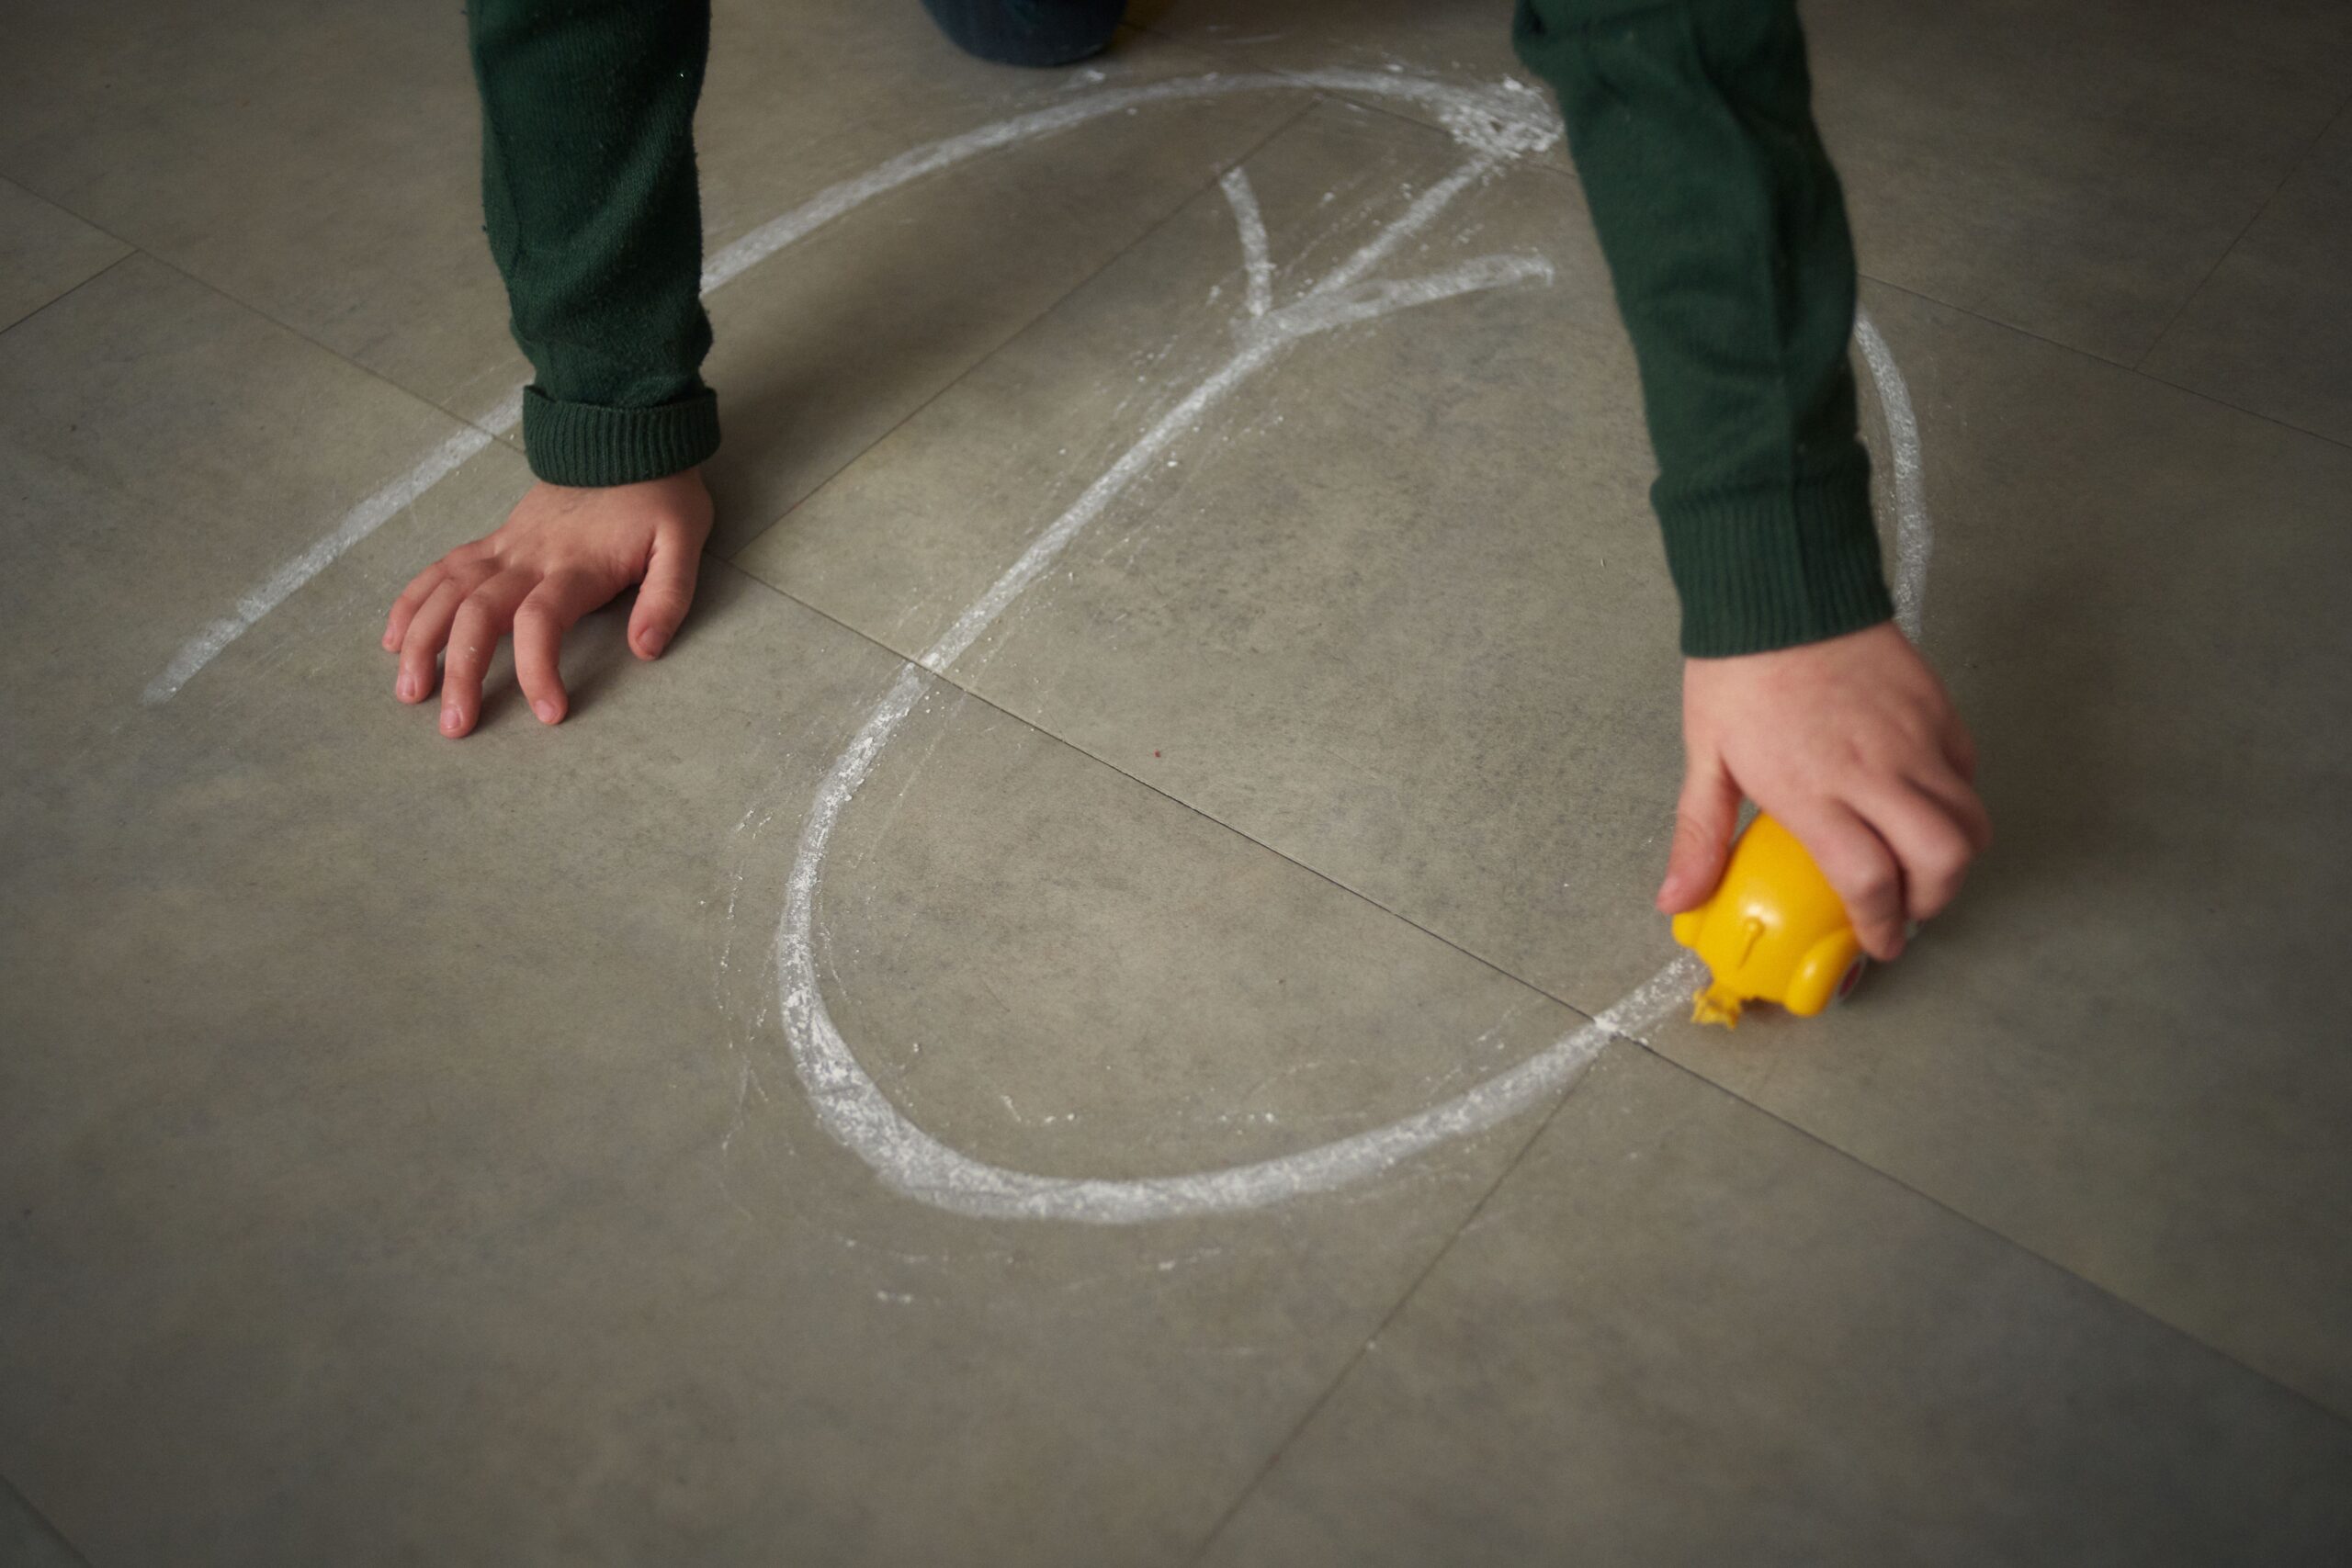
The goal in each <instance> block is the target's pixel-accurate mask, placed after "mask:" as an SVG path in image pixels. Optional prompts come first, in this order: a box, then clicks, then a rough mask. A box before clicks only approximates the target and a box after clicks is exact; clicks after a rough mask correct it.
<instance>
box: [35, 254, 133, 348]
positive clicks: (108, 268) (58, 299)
mask: <svg viewBox="0 0 2352 1568" xmlns="http://www.w3.org/2000/svg"><path fill="white" fill-rule="evenodd" d="M107 239H109V240H114V241H115V242H116V243H118V244H119V243H123V242H122V241H121V240H120V239H119V237H118V236H116V235H113V234H108V235H107ZM145 254H147V253H146V252H144V251H141V250H140V249H139V248H138V247H137V246H133V247H131V248H130V250H127V251H125V252H123V253H122V254H120V255H119V256H117V257H115V258H114V260H112V261H110V262H108V263H107V265H104V266H102V267H100V268H98V270H97V271H96V272H94V273H92V274H90V276H87V277H85V278H84V279H82V281H81V282H79V283H76V284H74V285H72V286H70V287H69V288H66V290H65V291H64V292H63V293H62V294H58V295H55V296H52V297H51V298H50V299H44V300H42V301H41V302H40V304H38V305H36V306H34V307H33V308H32V309H31V310H28V311H26V312H25V313H24V314H23V315H21V316H18V317H17V319H16V320H15V321H10V322H9V323H8V324H7V325H6V326H5V327H0V339H5V338H6V337H7V335H8V334H9V333H12V332H15V331H16V330H17V328H18V327H21V326H23V325H24V324H25V323H26V322H27V321H31V320H33V319H34V318H35V317H37V316H40V315H41V314H43V313H44V312H46V311H48V310H51V309H53V308H55V307H56V306H59V305H62V304H63V303H64V302H65V301H66V300H68V299H73V298H74V296H75V295H76V294H79V293H81V292H82V290H84V289H85V288H88V287H90V285H92V284H93V283H96V281H97V280H98V279H100V278H102V277H104V276H106V275H107V274H108V273H110V272H112V271H113V270H114V269H115V268H117V267H119V266H120V265H122V264H123V263H125V262H127V261H129V260H130V259H131V258H132V257H134V256H141V255H145Z"/></svg>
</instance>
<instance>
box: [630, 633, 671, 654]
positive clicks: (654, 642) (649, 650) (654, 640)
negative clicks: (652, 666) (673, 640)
mask: <svg viewBox="0 0 2352 1568" xmlns="http://www.w3.org/2000/svg"><path fill="white" fill-rule="evenodd" d="M669 640H670V639H669V638H668V637H665V636H664V635H663V634H662V632H661V631H660V630H659V629H656V628H651V627H649V628H648V629H647V631H646V633H645V635H644V636H643V637H639V638H638V639H637V646H638V647H639V648H641V649H644V650H645V657H646V658H648V659H651V658H652V657H654V656H655V655H656V654H658V653H660V652H661V651H662V649H663V647H664V646H666V645H667V644H668V642H669Z"/></svg>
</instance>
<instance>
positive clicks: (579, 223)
mask: <svg viewBox="0 0 2352 1568" xmlns="http://www.w3.org/2000/svg"><path fill="white" fill-rule="evenodd" d="M468 22H469V34H470V38H471V42H472V46H473V59H474V77H475V80H476V82H477V83H479V85H481V109H482V132H481V148H482V207H483V212H484V217H485V219H486V222H487V227H488V230H489V233H490V248H491V254H492V255H493V256H495V257H496V258H497V261H498V266H499V270H500V271H501V272H503V274H504V275H505V277H506V296H507V299H508V301H509V303H510V304H511V306H512V308H513V312H514V315H513V324H514V332H515V342H516V343H517V344H521V345H522V349H523V352H524V354H525V355H527V356H528V357H529V359H530V361H531V365H532V367H533V368H534V369H536V370H537V373H538V374H537V381H536V382H535V384H534V385H533V386H532V387H531V389H530V390H529V391H528V392H526V394H525V395H524V399H523V440H524V446H526V449H527V450H528V452H529V453H530V458H531V469H532V471H533V472H534V473H536V474H537V475H538V476H539V477H540V478H541V479H551V480H553V481H555V482H556V483H558V484H570V485H613V484H628V483H633V482H635V481H637V480H640V479H659V478H661V477H662V475H664V474H673V473H676V472H678V471H679V470H681V469H684V468H692V467H693V466H694V465H695V464H696V463H699V462H701V461H702V460H703V459H705V458H706V457H709V456H710V455H711V453H712V452H713V451H715V450H716V449H717V448H718V401H717V400H716V399H715V398H713V397H712V395H711V393H710V390H709V389H708V388H707V387H705V386H704V385H703V383H702V375H701V370H702V361H703V355H706V354H707V353H708V352H709V351H710V322H709V320H708V319H707V317H705V316H704V314H703V309H702V299H701V282H702V210H701V197H700V196H699V194H698V193H697V191H696V189H695V149H694V114H695V99H696V98H697V97H699V96H701V93H702V73H703V61H704V58H705V56H706V55H707V53H708V51H709V46H710V6H709V4H708V0H472V4H471V6H470V7H469V12H468Z"/></svg>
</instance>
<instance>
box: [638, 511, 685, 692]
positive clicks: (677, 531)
mask: <svg viewBox="0 0 2352 1568" xmlns="http://www.w3.org/2000/svg"><path fill="white" fill-rule="evenodd" d="M701 570H702V550H701V547H700V542H699V541H698V540H697V539H696V538H695V534H694V531H693V530H692V529H689V528H684V527H668V526H665V527H662V528H659V529H656V530H655V532H654V535H653V554H652V557H651V558H650V559H649V560H648V561H647V562H646V565H645V581H644V582H643V583H642V584H641V585H640V586H639V588H638V591H637V607H636V608H635V609H633V610H631V611H630V612H629V615H628V645H629V647H631V648H633V649H636V650H637V656H638V657H639V659H658V658H659V657H661V654H662V649H665V648H667V647H669V646H670V639H671V638H672V637H675V636H677V635H678V626H679V624H680V623H681V622H683V621H684V619H685V618H686V611H687V609H688V608H689V607H690V606H691V605H692V604H694V602H695V575H696V574H697V573H698V572H700V571H701Z"/></svg>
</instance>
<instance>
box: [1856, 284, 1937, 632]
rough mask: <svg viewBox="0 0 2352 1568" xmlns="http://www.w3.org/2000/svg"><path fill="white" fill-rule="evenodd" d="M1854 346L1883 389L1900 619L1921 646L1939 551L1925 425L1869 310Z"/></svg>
mask: <svg viewBox="0 0 2352 1568" xmlns="http://www.w3.org/2000/svg"><path fill="white" fill-rule="evenodd" d="M1854 342H1855V343H1856V344H1858V345H1859V346H1860V349H1861V351H1862V363H1863V364H1864V365H1866V366H1868V367H1870V373H1871V385H1872V386H1874V387H1876V388H1877V389H1878V402H1879V410H1880V412H1882V413H1883V414H1884V415H1885V417H1886V444H1887V446H1889V447H1890V448H1892V450H1893V452H1894V618H1895V622H1896V624H1897V625H1899V626H1902V628H1903V632H1904V635H1905V636H1906V637H1909V638H1910V639H1911V640H1912V641H1914V642H1917V641H1918V640H1919V629H1920V626H1921V622H1920V618H1919V615H1920V605H1921V604H1922V603H1923V601H1924V598H1925V595H1926V592H1927V587H1928V556H1929V555H1931V554H1933V553H1934V550H1935V545H1936V536H1935V525H1934V524H1933V523H1931V522H1930V521H1929V520H1928V498H1927V494H1926V489H1925V485H1924V482H1923V479H1922V477H1921V474H1920V462H1919V421H1918V418H1917V415H1915V414H1914V413H1913V412H1911V389H1910V388H1908V387H1906V386H1905V385H1904V383H1903V372H1902V371H1900V370H1898V369H1896V368H1895V366H1894V354H1893V353H1891V352H1890V351H1889V350H1888V348H1887V346H1886V340H1885V339H1884V338H1883V337H1881V336H1880V335H1879V332H1878V324H1877V323H1876V322H1874V321H1871V315H1870V312H1869V311H1868V310H1862V309H1861V308H1860V307H1859V306H1857V307H1856V308H1855V310H1854Z"/></svg>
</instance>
